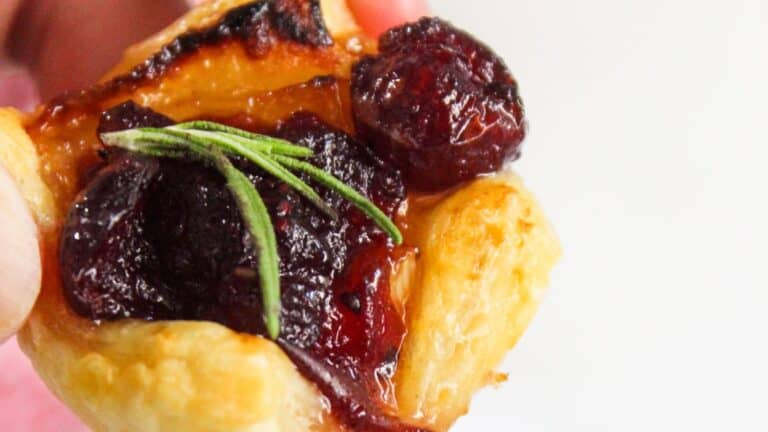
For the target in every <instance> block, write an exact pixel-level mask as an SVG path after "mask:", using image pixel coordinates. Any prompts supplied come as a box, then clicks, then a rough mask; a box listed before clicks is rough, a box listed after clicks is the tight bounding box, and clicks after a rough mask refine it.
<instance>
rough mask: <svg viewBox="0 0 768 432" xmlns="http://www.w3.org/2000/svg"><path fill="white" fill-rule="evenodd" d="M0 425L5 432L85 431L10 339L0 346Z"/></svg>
mask: <svg viewBox="0 0 768 432" xmlns="http://www.w3.org/2000/svg"><path fill="white" fill-rule="evenodd" d="M0 425H2V428H0V430H3V431H8V432H11V431H35V432H61V431H65V432H86V431H87V430H88V429H87V428H86V427H85V426H83V425H82V423H80V421H79V420H78V419H77V418H76V417H75V415H74V414H72V412H71V411H69V409H67V408H66V407H65V406H64V405H63V404H62V403H61V402H59V401H58V400H57V399H56V397H54V396H53V395H52V394H51V392H50V391H48V389H46V388H45V385H44V384H43V383H42V381H40V378H38V377H37V375H36V374H35V371H34V369H32V365H31V364H29V360H28V359H27V358H26V357H25V356H24V354H22V352H21V351H20V350H19V348H18V346H17V345H16V342H15V341H13V340H10V341H8V342H7V343H5V344H4V345H0Z"/></svg>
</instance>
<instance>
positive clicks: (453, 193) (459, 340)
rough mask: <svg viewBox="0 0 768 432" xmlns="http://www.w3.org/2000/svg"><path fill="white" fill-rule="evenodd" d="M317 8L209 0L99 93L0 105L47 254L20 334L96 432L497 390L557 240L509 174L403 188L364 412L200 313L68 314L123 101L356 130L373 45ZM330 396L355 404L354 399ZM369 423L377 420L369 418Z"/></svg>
mask: <svg viewBox="0 0 768 432" xmlns="http://www.w3.org/2000/svg"><path fill="white" fill-rule="evenodd" d="M320 4H321V8H320V9H321V10H322V16H320V14H319V9H316V8H314V6H316V4H315V2H312V1H299V0H277V1H268V2H258V1H257V2H250V1H246V0H217V1H211V2H208V3H206V4H204V5H202V6H200V7H198V8H196V9H194V10H192V11H191V12H189V13H188V14H187V15H186V16H185V17H183V18H181V19H180V20H179V21H178V22H176V23H175V24H173V25H172V26H170V27H169V28H168V29H166V30H165V31H163V32H161V33H160V34H158V35H156V36H155V37H153V38H150V39H149V40H147V41H145V42H142V43H140V44H138V45H136V46H134V47H132V48H131V49H129V50H128V51H127V53H126V55H125V58H124V59H123V61H122V62H121V63H120V64H119V65H118V66H117V67H115V68H114V69H113V71H111V72H110V73H109V74H108V76H107V77H106V78H105V80H104V81H103V82H102V83H101V84H98V85H95V86H94V87H92V88H90V89H86V90H84V91H83V92H79V93H72V94H68V95H63V96H62V97H60V98H57V99H56V100H54V101H52V102H50V103H49V104H48V105H46V106H43V107H41V108H40V109H39V110H38V112H36V113H35V114H34V115H31V116H24V115H21V114H19V113H17V112H15V111H13V110H9V109H5V110H0V161H1V162H2V163H3V164H4V165H5V166H6V167H7V168H8V169H9V172H10V173H11V175H12V176H13V177H14V178H15V179H16V181H17V182H18V183H19V185H20V187H21V190H22V191H23V193H24V195H25V197H26V199H27V202H28V204H29V206H30V208H31V209H32V211H33V213H34V215H35V217H36V220H37V222H38V225H39V228H40V232H41V251H42V255H43V257H42V259H43V287H42V291H41V294H40V297H39V299H38V301H37V304H36V306H35V308H34V310H33V313H32V315H31V317H30V319H29V321H28V322H27V324H26V326H25V327H24V328H23V329H22V331H21V333H20V334H19V341H20V343H21V345H22V348H23V349H24V351H25V352H26V353H27V355H28V356H29V357H30V358H31V360H32V362H33V364H34V366H35V368H36V369H37V371H38V372H39V374H40V375H41V377H42V378H43V379H44V381H45V382H46V384H47V385H48V386H49V387H50V389H51V390H52V391H53V392H54V393H55V394H56V395H57V396H58V397H59V398H61V399H62V400H63V401H64V402H65V403H66V404H67V405H68V406H70V407H71V408H72V409H73V410H74V411H75V412H76V413H77V414H78V415H79V416H80V417H81V418H82V419H83V420H84V421H85V422H86V424H88V425H89V426H90V427H91V428H93V429H94V430H95V431H116V432H117V431H126V432H127V431H130V432H150V431H306V430H317V431H322V430H345V429H348V430H433V431H440V430H446V429H448V428H449V427H450V425H451V424H452V423H453V422H454V421H455V420H456V419H457V418H458V417H459V416H461V415H463V414H464V413H466V411H467V409H468V406H469V402H470V398H471V395H472V394H473V393H474V392H475V391H476V390H477V389H479V388H480V387H483V386H485V385H487V384H490V383H494V382H497V381H498V380H499V375H498V374H497V373H496V372H495V368H496V367H497V365H498V364H499V362H500V361H501V360H502V359H503V356H504V354H505V353H506V352H507V350H508V349H509V348H511V347H512V346H513V345H514V343H515V342H516V341H517V339H518V338H519V337H520V335H521V333H522V331H523V330H524V329H525V327H526V326H527V324H528V323H529V321H530V319H531V317H532V316H533V314H534V312H535V310H536V307H537V305H538V302H539V299H540V297H541V293H542V290H543V289H544V287H545V286H546V284H547V276H548V273H549V271H550V269H551V268H552V266H553V265H554V263H555V262H556V261H557V259H558V256H559V245H558V242H557V239H556V238H555V236H554V234H553V232H552V230H551V228H550V226H549V225H548V223H547V222H546V220H545V219H544V217H543V215H542V213H541V211H540V209H539V208H538V206H537V204H536V202H535V200H534V199H533V197H532V196H531V194H530V193H529V192H528V191H527V190H526V189H525V188H524V187H523V185H522V183H521V181H520V179H519V178H518V177H516V176H515V175H514V174H512V173H510V172H508V171H505V170H499V171H498V172H496V173H494V174H488V175H485V176H480V177H477V178H474V179H471V178H468V177H466V176H464V177H462V178H460V179H457V180H456V181H457V182H458V183H453V184H452V185H451V186H445V184H447V183H450V182H453V181H454V179H452V178H450V179H446V178H440V179H439V181H438V183H440V182H442V183H440V185H441V186H440V187H435V188H429V187H426V188H423V187H422V188H418V187H417V188H415V189H413V190H411V189H408V195H407V198H406V199H405V200H403V202H402V203H401V204H400V205H399V210H398V213H397V216H396V217H395V216H393V218H394V219H395V220H396V222H397V224H398V226H399V227H400V230H401V231H402V233H403V235H404V238H405V242H404V244H403V246H397V247H395V246H393V245H392V244H389V246H388V248H389V249H387V250H389V251H390V252H388V253H390V254H394V255H391V256H393V257H396V259H394V260H393V261H392V267H391V270H387V271H385V272H384V273H382V274H384V275H385V276H386V277H387V279H388V280H387V287H388V288H387V289H388V291H387V292H388V293H389V300H387V301H391V305H392V307H393V308H394V309H395V310H396V311H397V313H398V316H400V317H402V320H403V321H402V326H403V329H402V332H401V333H398V334H401V335H402V344H401V346H398V347H397V348H398V349H397V351H396V352H395V353H394V358H393V359H391V360H393V361H392V362H390V363H389V364H388V365H389V367H390V370H388V371H386V373H385V375H381V376H384V378H385V379H383V380H382V382H381V386H380V390H381V394H379V395H375V397H373V398H372V399H373V400H374V402H375V403H374V404H373V405H370V407H373V408H371V410H370V412H368V413H362V414H361V413H360V412H356V413H353V414H354V415H353V414H350V413H349V412H347V413H346V414H345V413H340V412H339V408H338V406H339V405H338V404H337V403H334V401H335V400H336V401H338V400H340V399H344V398H343V397H341V398H340V397H339V395H338V394H331V395H330V397H329V391H331V390H332V389H331V390H329V385H328V381H325V382H317V381H313V380H309V379H307V378H306V376H307V375H306V369H307V366H306V364H305V365H304V367H303V369H302V370H303V371H304V372H305V373H304V374H303V373H302V371H300V370H299V369H297V366H296V363H295V362H296V361H297V359H298V361H299V362H301V356H302V355H303V354H302V353H301V352H298V353H297V352H293V351H291V350H292V348H291V347H290V344H287V343H286V342H285V340H282V342H280V343H275V342H274V341H272V340H270V339H269V338H268V337H264V336H259V335H257V334H252V333H256V332H250V331H242V332H238V331H235V330H232V329H230V328H228V327H227V326H224V325H222V324H219V323H215V322H211V321H204V320H178V319H176V320H158V321H146V320H143V319H102V320H92V319H89V317H86V316H83V315H82V314H78V313H76V311H75V310H73V305H72V300H71V299H67V298H65V295H64V292H65V289H64V287H63V284H62V276H61V275H62V269H61V268H60V263H59V256H60V251H59V246H60V236H61V232H62V227H63V226H64V225H65V224H66V223H67V220H68V219H67V217H68V216H67V215H68V212H70V207H71V206H72V203H73V201H74V200H76V199H80V198H77V197H82V195H78V194H80V193H81V191H82V190H83V187H84V185H85V184H88V181H89V180H90V179H91V178H93V175H94V174H93V170H94V169H95V168H96V167H98V166H100V164H103V163H104V162H103V161H101V160H100V159H99V156H98V153H97V151H98V150H99V149H100V148H102V144H101V142H100V141H99V138H98V135H97V133H96V129H97V127H99V125H100V122H101V124H102V126H103V123H104V120H103V119H102V112H104V111H106V110H109V109H111V108H113V107H115V106H117V105H119V104H120V103H122V102H124V101H126V100H132V101H133V102H135V104H137V105H138V106H141V107H144V108H146V109H151V110H153V111H154V112H156V113H160V114H162V115H163V116H167V117H168V118H171V119H173V120H175V121H185V120H190V119H216V120H220V121H222V122H227V123H229V124H235V125H238V126H241V127H243V128H248V129H252V130H258V131H270V130H275V129H274V128H275V125H278V126H277V128H278V129H277V130H278V131H280V130H282V129H280V128H281V127H283V128H284V126H280V125H284V124H285V122H286V120H285V119H286V118H296V116H297V114H296V113H299V112H311V113H313V115H314V117H313V118H314V119H315V120H312V121H313V122H324V123H325V124H328V125H331V126H332V127H333V128H335V129H334V130H336V131H344V132H346V133H349V134H354V133H355V130H356V129H361V123H360V122H359V119H357V118H355V117H354V116H353V115H352V114H351V112H350V105H351V103H350V100H351V99H354V97H352V96H351V95H350V78H351V76H350V74H351V69H352V67H353V65H358V64H360V63H358V62H359V61H360V59H361V57H362V56H363V55H364V54H366V53H375V52H376V44H375V43H373V42H372V41H370V40H368V39H367V38H365V37H364V36H363V35H361V34H359V32H358V28H357V26H356V25H355V23H354V21H353V20H352V19H351V14H350V13H349V11H348V10H347V9H346V7H345V5H344V2H343V1H337V0H325V1H321V2H320ZM259 8H266V9H264V11H262V12H259V10H260V9H259ZM260 13H261V15H260ZM228 14H229V15H228ZM227 16H228V17H229V19H233V17H235V18H237V17H238V16H239V17H240V18H241V21H240V24H241V25H240V27H236V26H235V27H229V28H228V31H218V32H217V31H212V30H210V29H216V28H222V23H223V22H225V20H226V19H227ZM242 19H244V20H242ZM318 19H319V20H321V21H317V20H318ZM323 22H324V26H323V25H322V23H323ZM230 24H231V22H230ZM233 29H235V30H236V31H234V30H233ZM238 32H239V33H238ZM323 36H325V37H331V38H332V40H331V39H328V40H322V37H323ZM356 67H357V66H356ZM367 67H369V68H370V69H368V70H371V69H375V68H376V67H377V65H376V64H375V62H374V63H373V64H369V65H368V66H367ZM319 76H321V77H325V78H321V79H318V78H316V77H319ZM352 78H354V77H352ZM357 85H359V86H358V90H357V91H359V88H360V86H363V85H364V83H363V84H361V83H360V82H357ZM354 91H355V90H353V92H354ZM494 91H496V90H494ZM500 97H501V96H500ZM356 109H357V108H356ZM360 109H368V110H369V111H367V112H368V113H369V114H370V113H374V114H375V112H374V111H370V110H375V109H378V108H371V107H367V108H366V107H361V108H360ZM318 119H319V120H318ZM291 121H293V120H291ZM295 121H302V120H301V115H299V120H295ZM304 121H309V120H306V119H305V120H304ZM356 121H357V123H356ZM498 121H499V122H500V121H501V120H498ZM291 124H293V123H291ZM313 124H314V123H313ZM494 124H496V123H494ZM520 127H522V125H520ZM470 129H471V127H470ZM489 130H491V132H493V129H492V128H491V129H489ZM289 132H290V131H289ZM338 133H342V132H338ZM372 133H373V132H372ZM521 133H522V132H521ZM289 134H290V133H289ZM519 138H520V139H522V135H521V136H520V137H519ZM388 145H392V143H389V144H388ZM507 156H509V155H507ZM451 157H453V155H452V156H451ZM387 162H388V163H389V162H390V161H387ZM393 163H394V162H393ZM400 168H401V169H402V171H403V172H404V173H406V174H404V177H405V178H406V179H408V178H409V177H412V178H413V177H416V176H415V175H414V174H413V173H410V174H408V166H407V165H404V166H400ZM419 181H423V179H421V178H420V179H411V180H406V184H409V182H410V184H417V183H418V182H419ZM422 186H423V185H422ZM428 189H431V190H428ZM392 251H396V252H392ZM129 316H132V315H129ZM212 320H213V321H217V319H212ZM219 322H221V321H220V320H219ZM382 338H384V336H382ZM281 347H282V349H281ZM286 350H287V351H286ZM375 350H376V349H374V351H375ZM377 373H378V372H377ZM376 376H377V377H379V376H380V375H376ZM366 389H368V390H369V388H367V387H366ZM334 398H335V399H334ZM347 399H354V397H351V398H347ZM352 402H354V400H353V401H352ZM340 403H341V405H344V404H345V403H346V405H344V406H346V407H347V409H348V411H350V412H351V410H349V404H350V400H346V402H343V401H342V402H340ZM374 411H375V412H374ZM377 415H378V416H381V418H382V419H383V420H380V421H379V420H375V419H374V420H371V419H370V418H368V417H370V416H377ZM367 416H368V417H367ZM419 428H421V429H419Z"/></svg>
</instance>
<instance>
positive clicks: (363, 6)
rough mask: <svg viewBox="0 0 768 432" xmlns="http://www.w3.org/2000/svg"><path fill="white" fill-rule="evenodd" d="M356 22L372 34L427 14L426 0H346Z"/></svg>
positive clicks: (378, 33) (377, 34)
mask: <svg viewBox="0 0 768 432" xmlns="http://www.w3.org/2000/svg"><path fill="white" fill-rule="evenodd" d="M347 4H348V5H349V8H350V9H351V10H352V13H353V14H354V15H355V18H356V19H357V22H358V23H359V24H360V25H361V26H362V27H363V29H364V30H365V31H366V32H367V33H369V34H370V35H372V36H379V35H380V34H381V33H383V32H384V31H386V30H388V29H390V28H392V27H394V26H397V25H400V24H403V23H405V22H408V21H414V20H416V19H418V18H420V17H422V16H426V15H429V5H428V4H427V1H426V0H390V1H381V0H347Z"/></svg>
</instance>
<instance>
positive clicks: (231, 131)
mask: <svg viewBox="0 0 768 432" xmlns="http://www.w3.org/2000/svg"><path fill="white" fill-rule="evenodd" d="M169 129H185V130H198V131H209V132H220V133H223V134H225V135H230V137H231V138H236V139H239V140H240V141H241V142H242V143H243V145H245V146H246V147H250V148H251V150H254V151H260V152H265V153H274V154H281V155H285V156H294V157H311V156H312V155H313V154H314V153H313V152H312V150H311V149H309V148H307V147H303V146H298V145H296V144H292V143H290V142H289V141H286V140H282V139H279V138H275V137H271V136H269V135H261V134H256V133H253V132H248V131H244V130H242V129H237V128H233V127H230V126H225V125H223V124H220V123H214V122H210V121H192V122H186V123H179V124H177V125H174V126H171V127H169Z"/></svg>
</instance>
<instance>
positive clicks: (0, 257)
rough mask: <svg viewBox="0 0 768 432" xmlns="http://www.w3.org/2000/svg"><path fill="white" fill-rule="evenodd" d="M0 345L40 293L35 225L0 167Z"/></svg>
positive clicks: (24, 204) (20, 197)
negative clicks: (0, 242)
mask: <svg viewBox="0 0 768 432" xmlns="http://www.w3.org/2000/svg"><path fill="white" fill-rule="evenodd" d="M0 215H2V221H3V223H2V224H0V238H1V239H3V246H2V248H0V342H2V341H4V340H6V339H7V338H8V337H10V336H11V335H13V333H15V332H16V331H17V330H18V329H19V328H20V327H21V325H22V324H23V323H24V321H25V320H26V318H27V316H28V315H29V312H30V311H31V310H32V306H34V304H35V300H36V299H37V295H38V294H39V292H40V281H41V276H42V274H41V273H42V271H41V267H40V248H39V244H38V238H37V225H36V224H35V221H34V219H33V218H32V215H31V214H30V212H29V210H28V208H27V205H26V202H25V201H24V198H22V196H21V193H20V192H19V191H18V188H17V187H16V184H15V183H14V181H13V179H12V178H11V176H10V175H9V174H8V173H7V172H6V171H5V169H4V168H3V167H2V166H0Z"/></svg>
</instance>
